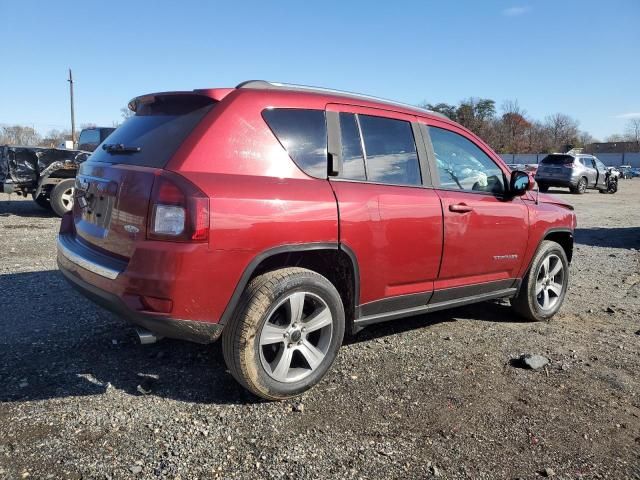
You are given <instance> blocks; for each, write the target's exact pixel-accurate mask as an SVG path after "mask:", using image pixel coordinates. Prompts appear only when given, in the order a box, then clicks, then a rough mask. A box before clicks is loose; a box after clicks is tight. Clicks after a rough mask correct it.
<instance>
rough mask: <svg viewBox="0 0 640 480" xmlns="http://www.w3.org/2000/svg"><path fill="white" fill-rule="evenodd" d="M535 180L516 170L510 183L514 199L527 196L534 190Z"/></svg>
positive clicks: (510, 191)
mask: <svg viewBox="0 0 640 480" xmlns="http://www.w3.org/2000/svg"><path fill="white" fill-rule="evenodd" d="M534 185H535V180H534V179H533V178H532V177H531V175H530V174H529V173H527V172H523V171H521V170H516V171H514V172H513V173H512V174H511V181H510V182H509V193H510V194H511V195H513V196H514V197H519V196H522V195H524V194H525V192H526V191H528V190H533V186H534Z"/></svg>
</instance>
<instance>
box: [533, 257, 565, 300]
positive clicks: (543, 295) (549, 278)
mask: <svg viewBox="0 0 640 480" xmlns="http://www.w3.org/2000/svg"><path fill="white" fill-rule="evenodd" d="M564 276H565V272H564V266H563V264H562V260H561V259H560V257H559V256H558V255H555V254H550V255H548V256H547V257H546V258H545V259H544V260H543V261H542V263H541V264H540V269H539V270H538V274H537V275H536V290H535V294H536V301H537V302H538V306H539V307H540V309H541V310H543V311H548V310H553V309H554V308H555V306H556V305H557V304H558V302H559V301H560V299H561V298H562V293H563V289H564Z"/></svg>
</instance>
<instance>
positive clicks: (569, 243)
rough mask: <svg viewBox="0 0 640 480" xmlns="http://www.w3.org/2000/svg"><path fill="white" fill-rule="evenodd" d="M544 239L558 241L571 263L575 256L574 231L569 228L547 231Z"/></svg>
mask: <svg viewBox="0 0 640 480" xmlns="http://www.w3.org/2000/svg"><path fill="white" fill-rule="evenodd" d="M543 240H551V241H552V242H556V243H558V244H559V245H560V246H561V247H562V249H563V250H564V253H565V255H566V256H567V261H568V262H569V263H571V258H572V257H573V233H572V232H571V231H569V230H553V231H550V232H547V234H546V235H545V236H544V238H543Z"/></svg>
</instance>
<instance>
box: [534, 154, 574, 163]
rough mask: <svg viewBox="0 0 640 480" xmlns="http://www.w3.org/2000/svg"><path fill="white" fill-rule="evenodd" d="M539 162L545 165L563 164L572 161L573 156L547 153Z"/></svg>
mask: <svg viewBox="0 0 640 480" xmlns="http://www.w3.org/2000/svg"><path fill="white" fill-rule="evenodd" d="M540 163H544V164H545V165H563V164H565V163H573V157H572V156H571V155H547V156H546V157H544V158H543V159H542V160H540Z"/></svg>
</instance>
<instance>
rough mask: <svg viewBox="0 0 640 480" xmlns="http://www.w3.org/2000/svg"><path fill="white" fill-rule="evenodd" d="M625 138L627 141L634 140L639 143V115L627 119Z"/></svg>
mask: <svg viewBox="0 0 640 480" xmlns="http://www.w3.org/2000/svg"><path fill="white" fill-rule="evenodd" d="M625 138H626V140H627V141H629V142H635V144H636V145H640V117H638V118H630V119H629V121H628V122H627V128H626V130H625Z"/></svg>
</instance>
